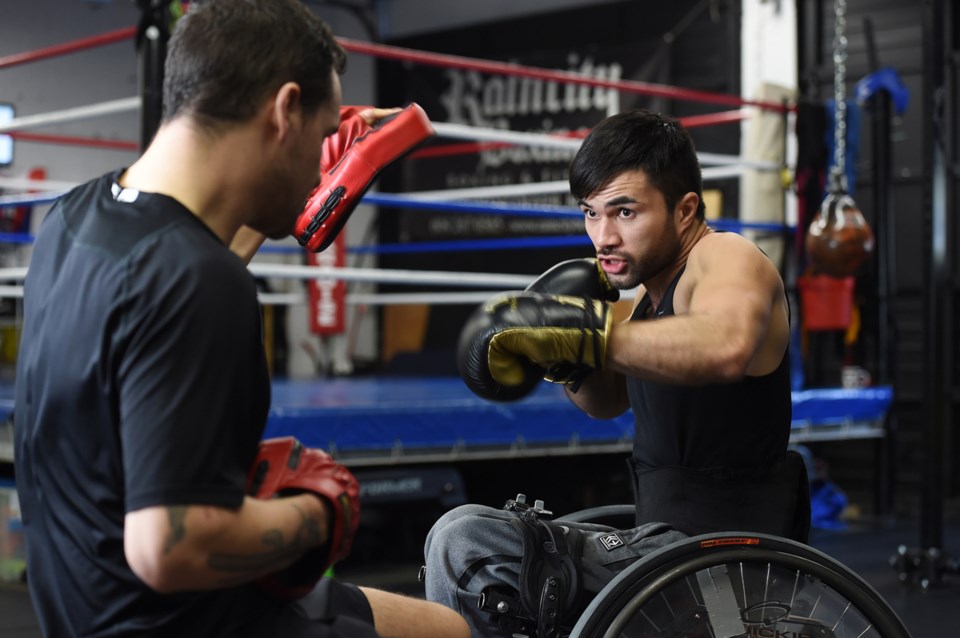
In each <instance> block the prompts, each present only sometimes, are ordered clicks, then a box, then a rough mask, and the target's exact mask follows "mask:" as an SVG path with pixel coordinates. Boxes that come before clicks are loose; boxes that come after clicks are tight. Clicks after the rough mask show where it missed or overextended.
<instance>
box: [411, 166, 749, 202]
mask: <svg viewBox="0 0 960 638" xmlns="http://www.w3.org/2000/svg"><path fill="white" fill-rule="evenodd" d="M748 170H751V169H750V168H749V167H746V166H710V167H708V168H704V169H702V170H701V171H700V172H701V173H702V175H703V179H704V181H709V180H714V179H726V178H730V177H740V176H741V175H743V174H744V173H745V172H747V171H748ZM569 193H570V182H568V181H566V180H556V181H552V182H534V183H529V184H507V185H505V186H477V187H474V188H448V189H446V190H433V191H412V192H407V193H392V194H393V195H403V196H404V197H409V198H410V199H412V200H417V201H422V202H445V201H453V200H463V199H496V198H498V197H529V196H531V195H566V194H569Z"/></svg>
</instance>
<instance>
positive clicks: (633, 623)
mask: <svg viewBox="0 0 960 638" xmlns="http://www.w3.org/2000/svg"><path fill="white" fill-rule="evenodd" d="M570 636H571V638H600V637H601V636H602V637H603V638H608V637H610V638H613V637H617V636H630V637H646V636H661V637H667V636H676V637H678V638H679V637H681V636H682V637H684V638H693V637H699V636H703V637H705V638H707V637H709V638H720V637H721V636H723V637H724V638H730V637H734V636H744V637H747V638H754V637H762V636H778V637H781V636H785V637H787V638H795V637H804V638H805V637H806V636H810V637H812V638H846V637H848V636H851V637H854V638H909V633H908V632H907V630H906V628H905V627H904V625H903V623H902V622H901V621H900V619H899V618H898V617H897V615H896V613H895V612H894V611H893V610H892V609H891V608H890V606H889V605H887V603H886V602H885V601H884V600H883V598H882V597H881V596H880V595H879V594H878V593H877V592H876V591H875V590H874V589H873V588H872V587H871V586H870V585H869V584H868V583H867V582H866V581H864V580H863V579H862V578H860V576H858V575H857V574H856V573H854V572H853V571H851V570H850V569H848V568H847V567H845V566H844V565H843V564H841V563H839V562H838V561H836V560H834V559H833V558H831V557H829V556H827V555H826V554H824V553H822V552H819V551H817V550H815V549H813V548H811V547H808V546H806V545H801V544H800V543H796V542H794V541H790V540H788V539H784V538H778V537H773V536H768V535H763V534H752V533H748V532H732V533H719V534H706V535H702V536H696V537H692V538H689V539H687V540H685V541H682V542H680V543H675V544H674V545H671V546H669V547H665V548H663V549H660V550H658V551H656V552H653V553H651V554H650V555H648V556H646V557H644V558H643V559H641V560H639V561H637V562H636V563H634V564H633V565H631V566H630V567H629V568H628V569H626V570H624V571H623V572H622V573H620V574H619V575H618V576H617V577H616V578H615V579H614V580H612V581H611V582H610V583H609V584H608V585H607V586H606V587H605V588H604V590H603V591H602V592H601V593H600V594H599V595H598V596H597V597H596V598H595V599H594V600H593V601H592V602H591V603H590V605H589V606H588V607H587V609H586V610H585V611H584V613H583V614H582V615H581V617H580V619H579V621H578V622H577V624H576V625H575V626H574V628H573V631H572V632H571V634H570Z"/></svg>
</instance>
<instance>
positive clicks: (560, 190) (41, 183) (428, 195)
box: [0, 166, 751, 205]
mask: <svg viewBox="0 0 960 638" xmlns="http://www.w3.org/2000/svg"><path fill="white" fill-rule="evenodd" d="M748 170H751V169H750V168H748V167H745V166H710V167H707V168H704V169H703V170H702V171H701V173H702V174H703V179H704V181H709V180H713V179H725V178H730V177H739V176H741V175H743V174H744V173H745V172H746V171H748ZM79 185H80V182H64V181H56V180H39V179H38V180H32V179H27V178H23V177H0V188H13V189H32V190H34V191H37V190H39V189H44V190H42V191H41V192H33V193H22V194H15V195H0V205H5V204H20V203H33V202H35V201H37V200H49V201H52V200H54V199H56V198H57V197H59V196H61V195H63V194H64V193H66V192H67V191H68V190H70V189H71V188H74V187H75V186H79ZM569 192H570V183H569V182H567V181H565V180H556V181H551V182H535V183H529V184H507V185H504V186H478V187H475V188H450V189H446V190H431V191H414V192H408V193H391V195H395V196H400V195H402V196H403V197H408V198H410V199H411V200H414V201H422V202H445V201H455V200H465V199H496V198H500V197H504V198H509V197H532V196H537V195H565V194H568V193H569Z"/></svg>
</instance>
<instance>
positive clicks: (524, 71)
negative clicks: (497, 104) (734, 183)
mask: <svg viewBox="0 0 960 638" xmlns="http://www.w3.org/2000/svg"><path fill="white" fill-rule="evenodd" d="M136 33H137V28H136V27H127V28H124V29H118V30H116V31H110V32H108V33H103V34H101V35H97V36H92V37H89V38H81V39H80V40H73V41H71V42H65V43H63V44H59V45H55V46H52V47H47V48H44V49H37V50H34V51H27V52H25V53H18V54H14V55H8V56H5V57H2V58H0V69H5V68H8V67H11V66H16V65H18V64H25V63H27V62H33V61H36V60H43V59H46V58H51V57H55V56H58V55H65V54H67V53H74V52H76V51H83V50H85V49H92V48H94V47H98V46H103V45H105V44H112V43H114V42H119V41H121V40H126V39H129V38H132V37H134V36H135V35H136ZM337 41H338V42H339V43H340V45H341V46H343V48H344V49H346V50H347V51H352V52H353V53H360V54H364V55H372V56H374V57H381V58H386V59H392V60H403V61H407V62H417V63H420V64H425V65H428V66H440V67H447V68H453V69H465V70H472V71H481V72H484V73H493V74H499V75H516V76H519V77H526V78H531V79H536V80H549V81H553V82H566V83H571V84H584V85H587V86H593V87H602V88H608V89H616V90H618V91H623V92H625V93H638V94H640V95H651V96H655V97H664V98H670V99H675V100H687V101H692V102H704V103H708V104H724V105H726V106H756V107H759V108H763V109H767V110H771V111H777V112H781V113H782V112H786V111H789V110H792V108H793V107H791V106H788V105H787V104H782V103H780V102H769V101H764V100H747V99H744V98H742V97H740V96H739V95H730V94H728V93H716V92H713V91H698V90H695V89H681V88H678V87H674V86H669V85H666V84H655V83H652V82H639V81H636V80H616V81H614V80H601V79H599V78H592V77H589V76H584V75H580V74H578V73H573V72H572V71H558V70H555V69H544V68H539V67H531V66H524V65H521V64H514V63H510V62H495V61H491V60H481V59H477V58H468V57H464V56H459V55H448V54H441V53H429V52H426V51H417V50H415V49H406V48H403V47H397V46H391V45H386V44H374V43H372V42H361V41H359V40H352V39H349V38H337Z"/></svg>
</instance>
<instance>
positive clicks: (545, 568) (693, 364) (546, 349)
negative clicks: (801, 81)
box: [424, 110, 809, 638]
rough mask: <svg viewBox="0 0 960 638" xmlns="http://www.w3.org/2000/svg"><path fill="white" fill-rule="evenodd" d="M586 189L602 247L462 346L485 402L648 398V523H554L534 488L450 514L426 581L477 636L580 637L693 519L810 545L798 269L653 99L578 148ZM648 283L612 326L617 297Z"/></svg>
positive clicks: (610, 404) (612, 402)
mask: <svg viewBox="0 0 960 638" xmlns="http://www.w3.org/2000/svg"><path fill="white" fill-rule="evenodd" d="M570 188H571V192H572V193H573V195H574V196H575V197H576V198H577V199H578V201H579V204H580V207H581V209H582V211H583V214H584V224H585V227H586V232H587V234H588V236H589V237H590V239H591V241H592V242H593V245H594V248H595V250H596V258H595V259H583V260H572V261H569V262H563V263H561V264H558V265H557V266H555V267H554V268H552V269H550V270H549V271H547V272H546V273H545V274H544V275H542V276H541V277H540V278H539V279H538V280H537V281H536V282H535V283H534V284H532V285H531V286H530V287H529V288H528V289H527V290H525V291H523V292H515V293H506V294H502V295H498V296H497V297H494V298H493V299H491V300H489V301H488V302H487V303H486V304H484V305H483V306H481V307H480V308H478V309H477V311H476V312H475V313H474V315H473V316H472V317H471V318H470V320H469V321H468V322H467V324H466V325H465V326H464V328H463V331H462V333H461V338H460V343H459V346H458V363H459V368H460V372H461V375H462V377H463V378H464V381H465V382H466V383H467V385H468V386H469V387H470V388H471V389H472V390H473V391H474V392H475V393H477V394H478V395H480V396H482V397H484V398H487V399H491V400H500V401H503V400H515V399H519V398H521V397H523V396H524V395H525V394H527V393H528V392H529V391H530V390H532V388H533V387H534V386H535V385H536V383H538V382H539V380H540V379H541V378H545V379H547V380H548V381H552V382H556V383H563V384H565V388H566V393H567V396H568V397H569V398H570V400H571V401H573V403H574V404H575V405H576V406H577V407H578V408H580V409H581V410H583V411H584V412H585V413H587V414H588V415H590V416H592V417H594V418H601V419H606V418H613V417H616V416H618V415H620V414H623V413H624V412H625V411H626V410H627V409H628V408H632V410H633V414H634V415H635V419H636V426H635V438H634V450H633V454H632V456H631V458H630V459H629V466H630V471H631V474H632V477H633V486H634V495H635V503H634V505H635V521H634V525H635V526H634V527H632V528H628V529H621V528H616V527H611V526H607V525H602V524H597V523H579V522H571V521H562V520H558V521H553V520H550V517H549V516H546V515H545V514H544V513H543V511H542V508H541V507H539V506H537V505H534V506H532V507H531V506H530V505H529V504H527V503H526V502H525V501H524V500H523V499H519V498H518V499H517V500H516V501H511V502H510V503H508V506H507V508H506V509H505V510H499V509H495V508H490V507H484V506H479V505H465V506H462V507H459V508H457V509H455V510H453V511H451V512H448V513H447V514H446V515H444V516H443V517H442V518H441V519H440V520H439V521H438V522H437V523H436V524H435V525H434V527H433V529H432V530H431V532H430V534H429V535H428V537H427V540H426V546H425V557H426V566H425V570H424V582H425V586H426V595H427V598H428V599H429V600H433V601H438V602H441V603H443V604H445V605H447V606H449V607H451V608H453V609H455V610H457V611H458V612H460V613H461V614H462V615H463V616H464V617H465V618H466V619H467V622H468V623H469V624H470V625H471V628H472V630H473V633H474V635H479V636H510V635H512V634H522V635H537V636H539V637H540V638H546V637H547V636H559V635H565V633H567V632H569V629H570V627H572V626H573V624H574V623H575V622H576V620H577V616H578V615H579V613H580V611H581V610H583V609H584V607H586V606H587V604H588V603H589V601H590V600H591V599H592V598H593V597H594V596H595V595H596V594H597V592H599V591H600V590H601V589H602V588H603V587H604V585H606V584H607V583H608V582H610V581H611V580H613V579H614V577H615V576H616V575H617V574H618V573H620V572H622V571H623V570H625V569H627V568H628V567H629V566H630V565H631V564H633V563H635V562H636V561H637V560H639V559H641V558H642V557H643V556H646V555H648V554H650V553H651V552H654V551H656V550H659V549H661V548H664V547H667V546H670V545H671V544H674V543H677V542H680V541H682V540H683V539H686V538H687V537H689V536H693V535H698V534H705V533H710V532H720V531H726V530H741V531H745V532H755V533H764V534H770V535H774V536H779V537H788V538H792V539H796V540H799V541H801V542H802V541H805V540H806V536H807V532H808V529H809V510H808V508H809V500H808V497H807V493H806V489H807V479H806V473H805V469H804V466H803V462H802V459H800V457H799V456H798V455H793V454H788V452H787V444H788V440H789V434H790V420H791V406H792V404H791V394H790V371H789V356H788V342H789V335H790V318H789V307H788V302H787V298H786V295H785V293H784V286H783V280H782V279H781V277H780V274H779V272H778V271H777V268H776V267H775V266H774V264H773V263H772V262H771V261H770V260H769V259H768V258H767V256H766V255H765V254H764V253H763V252H762V251H760V250H759V249H758V248H757V246H756V245H755V244H754V243H752V242H751V241H749V240H747V239H745V238H744V237H742V236H740V235H738V234H735V233H724V232H715V231H714V230H713V229H711V228H710V227H709V225H708V224H707V222H706V221H705V216H704V204H703V201H702V185H701V173H700V166H699V162H698V159H697V154H696V151H695V149H694V145H693V142H692V140H691V138H690V136H689V134H688V133H687V132H686V130H684V128H683V127H682V126H681V125H680V124H679V123H678V122H676V121H675V120H672V119H670V118H667V117H664V116H662V115H659V114H655V113H650V112H648V111H644V110H635V111H629V112H625V113H621V114H618V115H614V116H612V117H609V118H607V119H606V120H604V121H602V122H601V123H600V124H599V125H598V126H596V127H595V128H594V129H593V131H592V132H591V133H590V135H589V136H587V138H586V139H585V140H584V142H583V145H582V147H581V148H580V150H579V151H578V153H577V155H576V157H575V158H574V160H573V163H572V165H571V171H570ZM634 288H636V289H637V294H636V301H635V302H634V304H633V308H632V313H631V314H630V316H629V317H628V318H627V319H626V320H625V321H623V322H622V323H618V324H614V323H613V321H612V310H611V307H610V304H609V303H608V302H609V301H614V300H616V299H617V298H618V297H619V293H618V290H629V289H634ZM676 635H686V634H676ZM691 635H693V634H691ZM761 635H765V634H761Z"/></svg>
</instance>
